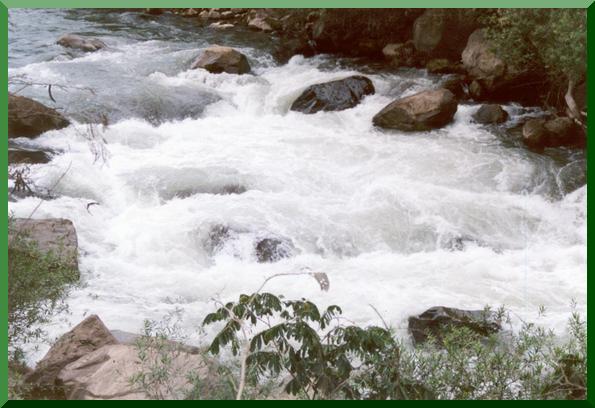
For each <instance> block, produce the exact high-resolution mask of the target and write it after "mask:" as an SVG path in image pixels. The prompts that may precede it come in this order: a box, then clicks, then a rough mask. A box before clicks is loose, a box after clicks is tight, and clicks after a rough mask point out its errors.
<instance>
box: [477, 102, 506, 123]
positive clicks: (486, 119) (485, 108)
mask: <svg viewBox="0 0 595 408" xmlns="http://www.w3.org/2000/svg"><path fill="white" fill-rule="evenodd" d="M473 119H474V120H475V121H476V122H477V123H481V124H484V125H487V124H492V123H503V122H506V120H507V119H508V112H506V111H505V110H504V109H502V106H500V105H498V104H487V105H481V107H480V108H479V109H478V110H477V112H475V113H474V114H473Z"/></svg>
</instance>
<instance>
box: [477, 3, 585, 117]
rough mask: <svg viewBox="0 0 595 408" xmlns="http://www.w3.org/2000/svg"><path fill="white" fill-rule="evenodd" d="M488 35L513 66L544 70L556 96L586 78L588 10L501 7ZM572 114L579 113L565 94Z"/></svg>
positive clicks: (493, 14) (491, 19)
mask: <svg viewBox="0 0 595 408" xmlns="http://www.w3.org/2000/svg"><path fill="white" fill-rule="evenodd" d="M486 22H487V24H488V37H489V38H490V40H491V41H492V42H493V44H494V46H495V48H496V51H497V52H498V53H499V54H500V55H502V56H503V57H504V58H505V60H506V61H510V63H511V64H512V65H513V66H516V67H524V68H527V67H528V68H530V69H533V70H535V71H541V72H543V73H544V74H545V76H546V77H547V80H548V82H549V84H550V87H551V89H552V90H553V92H552V93H553V95H551V97H552V96H553V97H556V98H557V97H559V96H560V95H562V94H563V93H564V92H563V91H564V90H565V89H566V87H567V84H568V89H569V92H567V94H568V93H570V96H571V97H572V92H573V89H574V87H575V85H576V84H577V83H579V82H581V81H583V80H584V79H585V76H586V68H587V11H586V10H585V9H498V10H497V11H495V12H494V13H492V14H490V15H489V17H487V18H486ZM565 99H566V103H567V105H569V106H568V108H569V109H570V110H571V114H572V116H573V117H575V118H576V119H580V112H577V111H576V110H577V108H576V106H571V105H572V103H573V102H572V101H569V100H568V96H566V97H565Z"/></svg>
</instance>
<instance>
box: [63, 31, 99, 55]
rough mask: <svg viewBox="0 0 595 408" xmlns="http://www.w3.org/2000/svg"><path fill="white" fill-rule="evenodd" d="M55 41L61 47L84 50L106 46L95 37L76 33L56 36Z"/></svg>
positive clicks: (97, 49)
mask: <svg viewBox="0 0 595 408" xmlns="http://www.w3.org/2000/svg"><path fill="white" fill-rule="evenodd" d="M56 43H57V44H59V45H61V46H62V47H66V48H74V49H78V50H82V51H85V52H93V51H99V50H101V49H103V48H106V47H107V45H106V44H105V43H104V42H103V41H101V40H99V39H97V38H91V37H83V36H81V35H76V34H64V35H63V36H62V37H60V38H58V41H57V42H56Z"/></svg>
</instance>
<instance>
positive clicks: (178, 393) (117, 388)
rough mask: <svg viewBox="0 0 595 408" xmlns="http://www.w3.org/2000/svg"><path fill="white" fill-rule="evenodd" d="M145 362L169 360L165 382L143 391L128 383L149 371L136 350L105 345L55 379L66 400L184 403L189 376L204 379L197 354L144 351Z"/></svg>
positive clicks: (204, 370) (203, 366)
mask: <svg viewBox="0 0 595 408" xmlns="http://www.w3.org/2000/svg"><path fill="white" fill-rule="evenodd" d="M146 352H147V354H148V361H153V360H157V359H160V358H163V357H162V356H163V355H164V356H165V357H167V358H169V360H168V363H167V364H168V367H169V371H168V373H169V376H168V378H167V381H166V382H163V383H158V382H156V383H154V384H152V385H151V387H149V388H148V389H146V390H143V389H141V388H140V387H139V386H137V385H134V384H132V383H131V378H133V377H134V376H135V375H138V374H139V373H142V372H147V371H148V370H150V367H147V366H145V364H147V363H143V362H142V361H141V360H140V358H139V355H138V354H139V351H138V349H137V347H135V346H133V345H126V344H114V345H105V346H103V347H101V348H99V349H97V350H95V351H93V352H91V353H89V354H86V355H85V356H83V357H81V358H80V359H78V360H76V361H74V362H72V363H70V364H68V365H67V366H65V367H64V368H63V369H62V370H61V371H60V373H59V375H58V379H59V381H60V382H61V383H62V384H63V386H64V388H65V389H66V391H67V395H66V397H67V399H69V400H112V399H121V400H139V399H143V400H144V399H155V398H157V397H160V399H184V398H185V397H186V396H187V394H188V393H189V392H190V391H191V390H192V387H193V385H194V384H193V381H192V380H191V379H190V375H191V374H192V375H194V376H198V377H199V378H201V377H202V378H205V377H207V375H208V371H209V370H208V365H207V363H206V362H205V360H204V359H203V357H202V356H201V355H199V354H189V353H186V352H185V351H183V350H178V349H176V348H172V349H171V350H170V349H169V348H166V349H165V350H164V349H161V350H158V349H157V348H148V350H147V351H146Z"/></svg>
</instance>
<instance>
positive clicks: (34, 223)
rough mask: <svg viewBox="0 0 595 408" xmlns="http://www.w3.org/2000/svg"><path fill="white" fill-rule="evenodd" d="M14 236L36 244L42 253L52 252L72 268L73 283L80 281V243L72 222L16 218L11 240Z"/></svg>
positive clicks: (12, 223) (57, 219)
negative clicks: (16, 235) (17, 235)
mask: <svg viewBox="0 0 595 408" xmlns="http://www.w3.org/2000/svg"><path fill="white" fill-rule="evenodd" d="M14 234H19V235H20V237H22V238H26V239H30V240H31V241H33V242H35V244H36V245H37V248H38V249H39V250H40V251H42V252H49V251H52V252H53V253H55V254H56V255H59V256H60V257H61V258H62V259H63V260H64V261H65V262H66V263H67V264H68V265H69V266H71V267H72V281H73V282H75V281H77V280H78V279H79V272H78V241H77V236H76V230H75V228H74V224H73V223H72V221H70V220H65V219H62V218H49V219H45V220H35V219H28V218H15V219H13V220H12V221H11V226H10V231H9V234H8V237H9V239H11V238H12V237H13V236H14Z"/></svg>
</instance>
